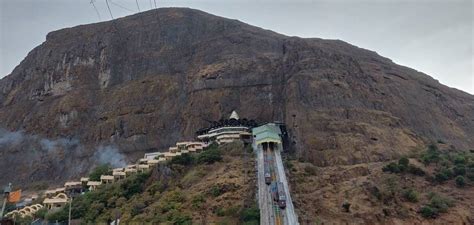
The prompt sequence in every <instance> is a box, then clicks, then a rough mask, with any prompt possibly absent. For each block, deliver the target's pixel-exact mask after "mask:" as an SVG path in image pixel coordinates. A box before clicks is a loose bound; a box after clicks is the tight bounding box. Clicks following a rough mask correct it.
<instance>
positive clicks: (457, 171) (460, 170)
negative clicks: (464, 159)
mask: <svg viewBox="0 0 474 225" xmlns="http://www.w3.org/2000/svg"><path fill="white" fill-rule="evenodd" d="M453 172H454V175H465V174H466V166H465V165H456V166H455V167H454V168H453Z"/></svg>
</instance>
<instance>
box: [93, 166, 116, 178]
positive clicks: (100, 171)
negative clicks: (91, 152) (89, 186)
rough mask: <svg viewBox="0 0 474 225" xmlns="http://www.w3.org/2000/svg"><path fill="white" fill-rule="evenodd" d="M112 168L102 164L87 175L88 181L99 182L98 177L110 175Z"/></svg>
mask: <svg viewBox="0 0 474 225" xmlns="http://www.w3.org/2000/svg"><path fill="white" fill-rule="evenodd" d="M111 170H112V168H111V167H110V165H109V164H102V165H99V166H97V167H96V168H94V170H93V171H92V173H90V174H89V179H90V180H91V181H100V176H102V175H111Z"/></svg>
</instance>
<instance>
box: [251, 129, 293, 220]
mask: <svg viewBox="0 0 474 225" xmlns="http://www.w3.org/2000/svg"><path fill="white" fill-rule="evenodd" d="M252 133H253V136H254V141H253V148H254V150H255V153H256V154H257V170H258V171H257V176H258V183H257V184H258V203H259V208H260V224H265V225H267V224H268V225H298V219H297V216H296V213H295V211H294V207H293V202H292V200H291V195H290V192H289V186H288V183H287V179H286V174H285V169H284V167H283V161H282V158H281V154H280V152H281V151H282V150H283V147H282V142H281V136H280V134H281V132H280V129H279V128H278V127H277V126H275V124H267V125H263V126H261V127H258V128H255V129H254V130H253V131H252Z"/></svg>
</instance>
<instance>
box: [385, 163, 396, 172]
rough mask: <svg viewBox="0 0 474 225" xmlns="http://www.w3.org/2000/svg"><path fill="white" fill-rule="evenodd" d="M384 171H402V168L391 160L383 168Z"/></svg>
mask: <svg viewBox="0 0 474 225" xmlns="http://www.w3.org/2000/svg"><path fill="white" fill-rule="evenodd" d="M382 171H383V172H390V173H400V168H399V167H398V164H396V163H394V162H391V163H389V164H388V165H386V166H384V167H383V168H382Z"/></svg>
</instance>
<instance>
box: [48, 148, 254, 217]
mask: <svg viewBox="0 0 474 225" xmlns="http://www.w3.org/2000/svg"><path fill="white" fill-rule="evenodd" d="M242 147H243V146H241V145H237V144H232V145H228V146H224V147H217V146H211V147H210V148H208V149H206V150H205V151H203V152H201V153H198V154H183V155H181V156H178V157H175V158H174V159H173V160H171V161H169V162H166V163H161V164H159V165H158V166H157V167H155V168H153V169H152V170H151V171H149V172H146V173H138V174H136V175H133V176H130V177H127V178H126V179H125V180H122V181H119V182H117V183H114V184H109V185H103V186H101V187H100V188H99V189H98V190H96V191H93V192H88V193H86V194H84V195H81V196H79V197H77V198H75V199H74V200H73V202H72V208H71V212H72V218H73V219H80V220H81V222H82V223H83V224H96V223H108V222H110V221H112V220H114V219H115V218H120V219H121V221H122V222H123V223H132V224H133V223H138V222H140V223H142V222H143V223H152V224H193V223H196V221H199V223H215V224H249V225H250V224H258V221H259V211H258V208H256V206H255V205H256V204H255V202H254V197H255V193H254V190H255V186H254V183H252V182H253V181H249V180H246V179H248V178H245V176H244V175H246V174H247V173H249V174H253V173H254V171H247V170H252V169H254V165H252V164H250V163H253V160H251V159H252V157H250V156H246V157H242V156H243V155H245V154H249V155H250V154H251V153H248V152H245V151H243V148H242ZM245 158H247V159H248V160H247V161H244V159H245ZM97 174H99V172H97ZM206 176H210V177H209V178H206ZM68 210H69V208H68V206H66V207H64V208H62V209H61V210H60V211H57V212H54V213H49V214H47V215H45V217H46V219H48V220H49V221H56V220H57V221H66V220H67V216H68Z"/></svg>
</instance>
